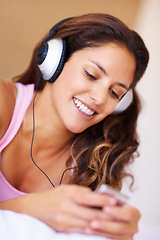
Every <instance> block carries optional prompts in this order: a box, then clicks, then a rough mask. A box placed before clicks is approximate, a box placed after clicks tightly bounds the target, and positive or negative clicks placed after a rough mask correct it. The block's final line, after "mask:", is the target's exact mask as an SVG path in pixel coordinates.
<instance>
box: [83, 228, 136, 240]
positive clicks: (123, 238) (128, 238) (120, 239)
mask: <svg viewBox="0 0 160 240" xmlns="http://www.w3.org/2000/svg"><path fill="white" fill-rule="evenodd" d="M85 234H88V235H98V236H102V237H105V238H109V239H117V240H133V236H132V235H127V234H125V235H119V234H115V233H114V234H110V233H106V232H101V231H96V230H93V229H90V228H87V229H86V230H85Z"/></svg>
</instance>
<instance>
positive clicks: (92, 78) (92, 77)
mask: <svg viewBox="0 0 160 240" xmlns="http://www.w3.org/2000/svg"><path fill="white" fill-rule="evenodd" d="M84 73H85V75H86V76H87V77H88V78H89V79H91V80H97V78H96V77H95V76H94V75H92V74H91V73H89V72H88V71H86V70H85V69H84Z"/></svg>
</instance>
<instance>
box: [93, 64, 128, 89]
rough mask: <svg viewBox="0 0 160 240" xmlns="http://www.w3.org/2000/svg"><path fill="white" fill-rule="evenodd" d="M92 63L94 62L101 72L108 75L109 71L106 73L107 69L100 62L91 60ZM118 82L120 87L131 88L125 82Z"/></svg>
mask: <svg viewBox="0 0 160 240" xmlns="http://www.w3.org/2000/svg"><path fill="white" fill-rule="evenodd" d="M91 62H92V63H94V64H95V65H96V66H97V67H98V68H99V69H100V70H101V72H103V73H104V74H105V75H106V76H107V73H106V70H105V69H104V68H103V67H102V66H101V65H100V64H99V63H98V62H95V61H91ZM116 84H118V85H119V86H120V87H122V88H124V89H126V90H128V89H129V88H128V87H127V86H126V85H125V84H123V83H120V82H116Z"/></svg>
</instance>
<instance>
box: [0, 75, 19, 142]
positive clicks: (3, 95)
mask: <svg viewBox="0 0 160 240" xmlns="http://www.w3.org/2000/svg"><path fill="white" fill-rule="evenodd" d="M16 94H17V89H16V86H15V85H14V84H13V83H12V82H11V81H6V80H2V79H0V139H1V138H2V137H3V135H4V134H5V132H6V130H7V128H8V126H9V123H10V121H11V119H12V115H13V111H14V106H15V102H16Z"/></svg>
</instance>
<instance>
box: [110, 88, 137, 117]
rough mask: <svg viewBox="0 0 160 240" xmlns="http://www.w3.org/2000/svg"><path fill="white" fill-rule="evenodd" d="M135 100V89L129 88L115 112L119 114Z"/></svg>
mask: <svg viewBox="0 0 160 240" xmlns="http://www.w3.org/2000/svg"><path fill="white" fill-rule="evenodd" d="M132 101H133V90H132V89H129V90H128V92H127V93H126V94H125V95H124V96H123V97H122V99H121V100H120V101H119V102H118V104H117V106H116V108H115V110H114V112H113V113H114V114H119V113H121V112H124V111H125V110H126V109H127V108H128V107H129V106H130V104H131V103H132Z"/></svg>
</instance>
